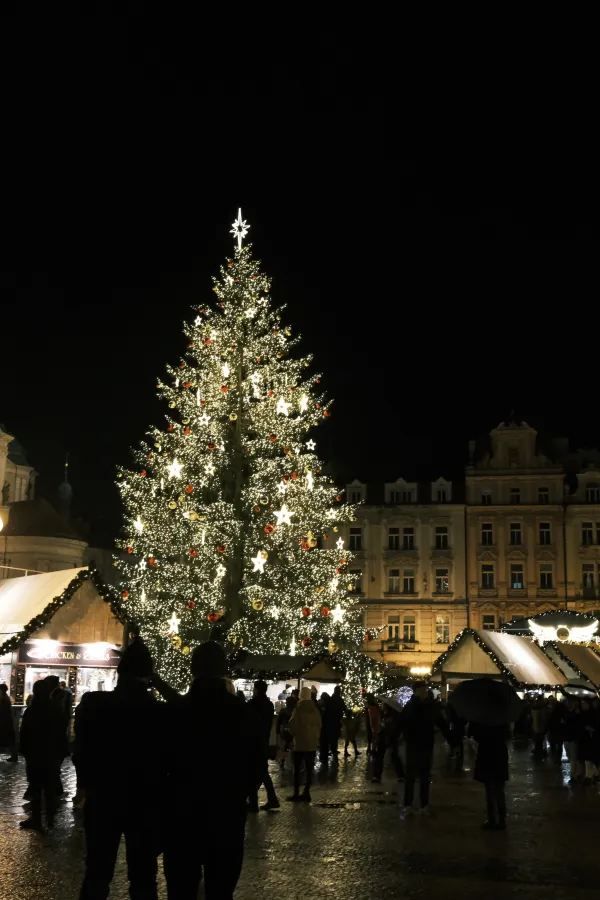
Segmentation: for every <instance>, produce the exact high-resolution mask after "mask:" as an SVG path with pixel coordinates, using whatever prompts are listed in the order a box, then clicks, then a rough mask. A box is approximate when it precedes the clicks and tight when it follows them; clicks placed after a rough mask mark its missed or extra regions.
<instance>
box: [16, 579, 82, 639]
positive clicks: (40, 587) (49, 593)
mask: <svg viewBox="0 0 600 900" xmlns="http://www.w3.org/2000/svg"><path fill="white" fill-rule="evenodd" d="M85 571H87V570H86V569H85V568H78V569H61V570H59V571H58V572H44V573H43V574H42V575H26V576H23V577H21V578H8V579H6V580H5V581H1V582H0V643H2V641H3V640H4V638H5V637H8V636H9V635H11V634H15V633H16V632H19V631H22V630H23V628H25V626H26V625H27V624H28V623H29V622H31V620H32V619H34V618H35V617H36V616H39V615H40V614H41V613H42V612H43V611H44V609H45V608H46V607H47V606H48V604H49V603H50V602H51V601H52V600H53V599H54V598H55V597H58V596H60V595H61V594H62V593H63V591H64V590H66V588H68V587H69V585H70V584H71V583H72V582H73V581H74V580H75V579H76V578H77V576H78V575H79V573H80V572H85Z"/></svg>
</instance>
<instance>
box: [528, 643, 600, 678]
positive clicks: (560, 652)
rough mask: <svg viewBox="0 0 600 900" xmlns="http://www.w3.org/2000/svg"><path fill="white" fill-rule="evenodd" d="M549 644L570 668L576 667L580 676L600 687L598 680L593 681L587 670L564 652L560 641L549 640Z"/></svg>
mask: <svg viewBox="0 0 600 900" xmlns="http://www.w3.org/2000/svg"><path fill="white" fill-rule="evenodd" d="M548 646H549V647H552V650H553V651H554V652H555V653H556V655H557V656H558V657H559V658H560V659H562V661H563V662H564V663H566V665H568V666H569V668H571V669H574V670H575V672H577V677H578V678H581V679H582V680H583V681H589V683H590V684H592V685H594V687H596V688H598V687H600V685H599V684H598V683H597V682H595V681H593V680H592V678H591V677H590V676H589V675H588V674H587V673H586V672H584V671H583V670H582V669H580V668H579V666H578V665H577V663H576V662H574V660H572V659H571V658H570V657H569V656H567V654H566V653H564V652H563V650H562V648H561V645H560V643H559V642H558V641H548ZM542 649H543V648H542Z"/></svg>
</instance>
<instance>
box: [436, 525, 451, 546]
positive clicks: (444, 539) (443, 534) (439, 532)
mask: <svg viewBox="0 0 600 900" xmlns="http://www.w3.org/2000/svg"><path fill="white" fill-rule="evenodd" d="M435 549H436V550H447V549H448V529H447V528H446V526H445V525H440V526H438V527H437V528H436V529H435Z"/></svg>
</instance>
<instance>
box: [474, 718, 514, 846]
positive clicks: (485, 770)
mask: <svg viewBox="0 0 600 900" xmlns="http://www.w3.org/2000/svg"><path fill="white" fill-rule="evenodd" d="M469 734H470V736H471V737H472V738H474V740H476V741H477V757H476V759H475V771H474V773H473V777H474V778H475V780H476V781H481V783H482V784H483V785H484V787H485V800H486V805H487V819H486V821H485V822H484V823H483V828H485V829H487V830H488V831H504V829H505V828H506V798H505V795H504V784H505V782H507V781H508V750H507V749H506V741H507V739H508V737H509V729H508V727H507V726H506V725H478V724H475V723H472V724H471V725H470V726H469Z"/></svg>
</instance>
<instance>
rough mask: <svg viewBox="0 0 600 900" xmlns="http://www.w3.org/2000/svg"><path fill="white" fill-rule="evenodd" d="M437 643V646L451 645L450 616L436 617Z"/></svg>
mask: <svg viewBox="0 0 600 900" xmlns="http://www.w3.org/2000/svg"><path fill="white" fill-rule="evenodd" d="M435 642H436V644H449V643H450V616H436V617H435Z"/></svg>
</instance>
